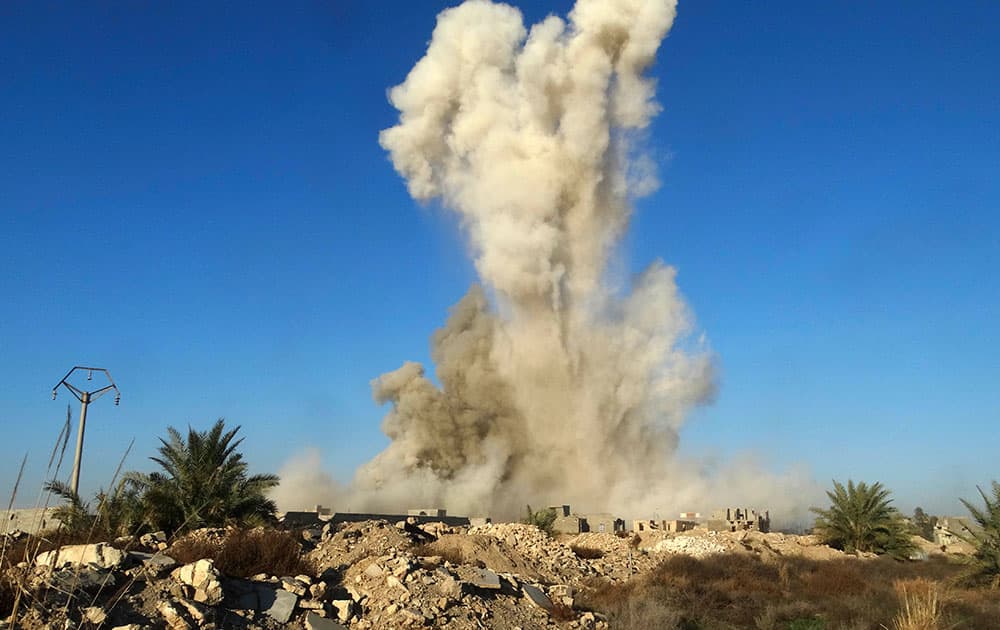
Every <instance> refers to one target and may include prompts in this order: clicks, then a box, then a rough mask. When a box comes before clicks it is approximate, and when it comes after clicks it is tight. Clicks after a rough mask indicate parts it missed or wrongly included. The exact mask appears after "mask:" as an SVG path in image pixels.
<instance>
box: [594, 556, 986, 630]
mask: <svg viewBox="0 0 1000 630" xmlns="http://www.w3.org/2000/svg"><path fill="white" fill-rule="evenodd" d="M962 570H963V567H962V565H960V564H957V563H950V562H948V561H946V560H944V559H932V560H930V561H926V562H897V561H894V560H890V559H883V558H880V559H876V560H856V559H844V560H828V561H815V560H806V559H802V558H790V557H780V558H777V559H771V560H769V561H766V562H765V561H762V560H761V559H760V558H759V557H758V556H755V555H751V554H723V555H716V556H709V557H707V558H703V559H695V558H691V557H687V556H672V557H669V558H667V559H665V560H664V562H663V563H662V564H660V566H659V567H657V568H656V569H655V570H654V571H652V572H651V573H649V574H647V575H644V576H642V577H640V578H638V579H636V580H633V581H631V582H628V583H625V584H611V583H608V582H604V581H595V582H593V583H592V584H590V586H589V588H587V589H585V590H584V591H583V592H582V593H581V595H580V596H579V598H578V602H579V603H580V604H581V605H582V606H584V607H586V608H588V609H590V610H594V611H598V612H602V613H604V614H606V615H608V616H609V617H610V618H611V621H612V627H613V628H639V627H663V628H678V627H681V628H696V627H697V628H745V627H748V626H749V627H754V626H756V627H757V628H760V629H761V630H768V629H772V628H774V629H778V628H781V629H786V628H797V629H809V628H816V629H820V628H828V629H833V628H894V630H929V629H937V628H945V627H948V628H950V627H961V628H973V629H976V628H984V629H985V628H995V627H997V626H996V619H998V618H1000V598H996V597H991V596H990V595H991V593H990V591H988V590H985V589H972V588H964V587H961V586H959V585H958V584H957V580H958V578H959V577H960V576H961V574H962ZM993 595H995V593H993ZM921 623H923V624H924V625H920V624H921ZM907 624H908V625H907Z"/></svg>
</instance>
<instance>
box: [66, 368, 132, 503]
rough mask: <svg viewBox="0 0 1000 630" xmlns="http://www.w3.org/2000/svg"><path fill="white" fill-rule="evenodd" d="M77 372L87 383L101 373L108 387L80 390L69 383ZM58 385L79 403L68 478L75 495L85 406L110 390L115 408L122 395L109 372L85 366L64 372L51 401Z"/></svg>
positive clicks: (85, 415) (78, 483)
mask: <svg viewBox="0 0 1000 630" xmlns="http://www.w3.org/2000/svg"><path fill="white" fill-rule="evenodd" d="M77 371H82V372H86V373H87V380H88V381H90V380H93V379H94V372H99V373H103V374H104V376H105V377H107V379H108V383H110V385H105V386H104V387H99V388H97V389H95V390H93V391H86V390H83V389H80V388H79V387H77V386H76V385H73V384H72V383H70V382H69V378H70V377H71V376H73V374H74V373H76V372H77ZM60 385H62V386H64V387H65V388H66V389H68V390H69V391H70V393H72V394H73V396H74V397H75V398H76V399H77V400H79V401H80V430H79V432H78V433H77V437H76V457H74V458H73V475H72V477H71V478H70V488H71V489H72V490H73V493H74V494H75V493H76V492H77V491H78V490H79V487H80V462H81V460H82V459H83V433H84V430H85V428H86V426H87V405H89V404H90V403H92V402H94V401H95V400H97V399H98V398H100V397H101V396H103V395H104V394H106V393H108V392H110V391H111V390H115V405H116V406H117V405H118V403H119V401H120V400H121V397H122V393H121V391H119V390H118V386H117V385H115V380H114V379H113V378H111V372H108V371H107V370H106V369H104V368H99V367H90V366H86V365H76V366H74V367H73V369H72V370H70V371H69V372H66V376H64V377H62V380H60V381H59V382H58V383H56V385H55V387H53V388H52V400H55V399H56V393H57V392H58V391H59V386H60Z"/></svg>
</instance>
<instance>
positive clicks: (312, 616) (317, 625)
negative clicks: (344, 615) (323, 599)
mask: <svg viewBox="0 0 1000 630" xmlns="http://www.w3.org/2000/svg"><path fill="white" fill-rule="evenodd" d="M304 625H305V628H306V630H347V628H346V626H343V625H341V624H339V623H337V622H336V621H334V620H333V619H327V618H326V617H320V616H319V615H317V614H316V613H313V612H311V613H309V614H307V615H306V618H305V624H304Z"/></svg>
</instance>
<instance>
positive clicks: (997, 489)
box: [961, 481, 1000, 589]
mask: <svg viewBox="0 0 1000 630" xmlns="http://www.w3.org/2000/svg"><path fill="white" fill-rule="evenodd" d="M976 490H979V495H980V496H981V497H982V498H983V504H984V506H983V508H982V509H980V508H978V507H976V506H975V505H973V504H972V503H970V502H969V501H966V500H965V499H961V501H962V505H964V506H965V508H966V509H967V510H969V514H971V515H972V518H973V519H975V521H976V524H977V525H978V526H979V527H980V528H981V530H980V531H976V530H973V529H969V530H968V533H966V534H963V535H961V538H963V539H964V540H965V541H966V542H968V543H969V544H971V545H972V546H973V547H975V549H976V551H975V553H974V554H973V555H972V559H971V562H972V563H973V570H972V574H973V577H976V578H978V579H984V580H986V581H987V582H989V584H990V587H991V588H994V589H996V588H1000V483H997V482H996V481H993V482H992V490H993V496H989V495H987V494H986V493H985V492H984V491H983V489H982V488H980V487H979V486H976Z"/></svg>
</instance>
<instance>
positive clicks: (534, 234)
mask: <svg viewBox="0 0 1000 630" xmlns="http://www.w3.org/2000/svg"><path fill="white" fill-rule="evenodd" d="M674 15H675V2H672V1H666V0H578V2H577V4H576V6H575V7H574V8H573V10H572V12H571V13H570V14H569V19H568V22H564V21H563V20H562V19H560V18H558V17H549V18H547V19H545V20H544V21H542V22H541V23H539V24H536V25H535V26H533V27H532V28H531V30H530V31H526V29H525V26H524V24H523V21H522V17H521V14H520V12H519V11H518V10H516V9H514V8H512V7H510V6H507V5H504V4H494V3H492V2H490V1H488V0H470V1H468V2H465V3H464V4H462V5H460V6H458V7H456V8H453V9H449V10H446V11H444V12H442V13H441V14H440V15H439V16H438V22H437V27H436V28H435V30H434V34H433V38H432V40H431V42H430V44H429V46H428V49H427V53H426V55H425V56H424V57H423V58H422V59H421V60H420V61H419V62H418V63H417V64H416V65H415V66H414V67H413V69H412V70H411V72H410V74H409V76H407V78H406V80H405V81H404V82H403V83H402V84H401V85H398V86H396V87H395V88H393V89H392V90H391V92H390V95H389V98H390V100H391V102H392V104H393V105H394V106H395V107H396V108H397V109H398V110H399V112H400V117H399V124H398V125H396V126H394V127H392V128H390V129H386V130H385V131H383V132H382V133H381V135H380V138H379V140H380V142H381V145H382V146H383V147H384V148H385V149H386V150H387V151H388V152H389V154H390V156H391V158H392V162H393V165H394V166H395V168H396V170H397V171H398V172H399V173H400V174H401V175H402V176H403V177H404V178H405V179H406V181H407V185H408V187H409V191H410V193H411V195H412V196H413V197H414V198H415V199H418V200H421V201H425V200H433V199H436V200H440V202H441V203H442V204H443V205H444V206H445V207H447V208H449V209H450V210H452V211H454V212H455V213H456V214H457V215H458V217H459V219H460V221H461V225H462V227H463V230H464V232H465V234H467V236H468V239H469V240H470V243H471V246H472V251H473V254H474V261H475V266H476V270H477V272H478V274H479V277H480V279H481V281H482V286H473V287H472V288H471V289H470V291H469V293H468V294H467V295H466V296H465V297H464V298H463V299H462V300H461V301H460V302H459V303H458V304H457V305H456V306H455V307H454V308H453V310H452V313H451V316H450V317H449V319H448V321H447V324H446V325H445V327H444V328H443V329H441V330H439V331H438V332H436V333H435V334H434V337H433V340H432V359H433V361H434V364H435V365H436V368H437V378H438V381H439V382H440V383H441V387H440V388H438V387H437V386H435V384H434V383H433V382H432V381H431V380H429V379H428V378H427V377H426V376H425V374H424V369H423V367H422V366H421V365H419V364H416V363H406V364H404V365H403V366H402V367H401V368H399V369H398V370H396V371H394V372H390V373H388V374H383V375H382V376H380V377H379V378H377V379H375V380H374V381H373V382H372V389H373V393H374V396H375V399H376V401H377V402H379V403H389V404H390V405H391V410H390V411H389V413H388V415H387V416H386V417H385V420H384V422H383V426H382V428H383V431H384V432H385V433H386V435H388V436H389V437H390V438H391V440H392V442H391V444H390V445H389V446H388V447H387V448H386V449H385V451H383V452H382V453H380V454H379V455H378V456H376V457H375V458H374V459H373V460H372V461H371V462H369V463H368V464H366V465H365V466H363V467H362V468H361V469H359V470H358V472H357V474H356V478H355V480H354V482H353V484H352V486H351V487H350V489H349V490H348V491H347V496H349V497H350V498H349V499H345V501H344V502H346V503H348V504H350V505H352V506H358V507H361V506H364V507H367V508H369V509H393V510H399V509H402V508H405V507H407V506H412V505H414V504H417V503H419V504H422V505H432V506H444V507H447V508H448V509H449V510H452V511H455V512H459V513H462V512H464V513H474V514H492V515H494V516H510V515H512V514H517V513H520V512H521V510H522V509H523V506H524V504H525V503H528V502H532V503H535V504H549V503H571V504H576V505H578V506H580V507H581V508H586V509H590V510H602V509H609V510H613V511H616V512H619V513H623V514H624V513H631V514H642V513H644V512H647V511H650V510H652V509H654V508H664V507H665V506H669V507H672V508H676V509H681V508H684V507H689V506H695V505H703V504H704V500H705V496H706V494H707V493H715V495H716V496H718V497H719V499H722V498H723V496H724V495H725V494H726V493H725V491H724V488H720V485H719V484H718V483H717V482H715V481H712V480H711V479H710V478H706V477H705V476H704V475H702V474H700V473H699V472H698V471H697V470H696V468H695V467H694V466H692V465H691V464H689V463H684V462H682V461H681V460H679V459H677V458H676V456H675V451H676V448H677V444H678V430H679V429H680V427H681V425H682V423H683V421H684V419H685V417H686V415H687V414H688V412H689V410H690V409H691V407H692V406H694V405H697V404H699V403H702V402H704V401H706V400H708V399H709V398H710V397H711V396H712V395H713V392H714V379H713V360H712V355H711V352H710V351H709V350H708V349H707V348H706V347H704V344H703V343H698V342H696V341H693V340H692V339H690V336H691V333H692V332H693V323H692V317H691V314H690V312H689V310H688V308H687V307H686V305H685V303H684V302H683V300H682V299H681V297H680V296H679V295H678V290H677V287H676V284H675V275H676V274H675V271H674V270H673V269H672V268H670V267H668V266H665V265H664V264H662V263H660V262H656V263H654V264H652V265H651V266H650V267H649V268H648V269H646V271H644V272H643V273H642V274H641V275H639V276H638V277H637V278H636V279H635V280H634V282H632V283H631V284H632V286H630V287H626V288H625V289H623V290H620V289H619V290H616V289H615V288H613V287H611V286H610V283H608V282H607V276H608V261H609V257H610V256H611V255H612V253H613V250H614V248H615V246H616V245H617V243H618V242H619V240H620V239H621V236H622V234H623V232H624V231H625V229H626V228H627V225H628V220H629V215H630V211H631V207H630V199H631V198H633V197H635V196H639V195H642V194H648V193H649V192H651V191H652V190H653V189H654V188H655V186H656V174H655V167H654V166H653V164H652V161H651V160H649V159H648V158H647V157H645V156H644V155H643V154H642V152H641V151H638V150H637V145H636V143H635V142H633V139H634V138H636V137H640V136H641V135H642V130H643V129H644V128H645V127H646V126H647V125H648V124H649V122H650V119H651V117H652V116H654V115H655V114H656V113H657V112H658V111H659V110H660V107H659V105H658V104H657V103H656V101H655V100H654V92H655V84H654V82H653V81H652V80H651V79H650V78H648V77H647V76H646V75H645V74H644V73H645V71H646V70H647V68H648V67H649V66H650V64H651V63H652V62H653V61H654V57H655V54H656V52H657V49H658V48H659V46H660V43H661V41H662V40H663V38H664V37H665V36H666V34H667V31H668V30H669V29H670V26H671V24H672V22H673V19H674ZM753 474H756V473H753ZM757 479H759V477H758V478H757ZM767 481H768V483H770V482H771V481H774V480H767ZM288 485H289V479H287V478H286V479H284V480H283V483H282V487H283V488H284V487H286V486H288ZM746 485H747V486H748V487H746V488H745V489H744V490H743V491H744V492H745V493H746V494H744V495H743V496H741V497H739V498H741V499H742V500H744V501H746V500H754V499H756V498H758V497H755V496H747V495H748V494H749V495H754V494H757V495H760V494H761V489H760V487H754V485H755V484H746ZM342 496H343V495H342ZM734 498H735V497H734Z"/></svg>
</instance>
